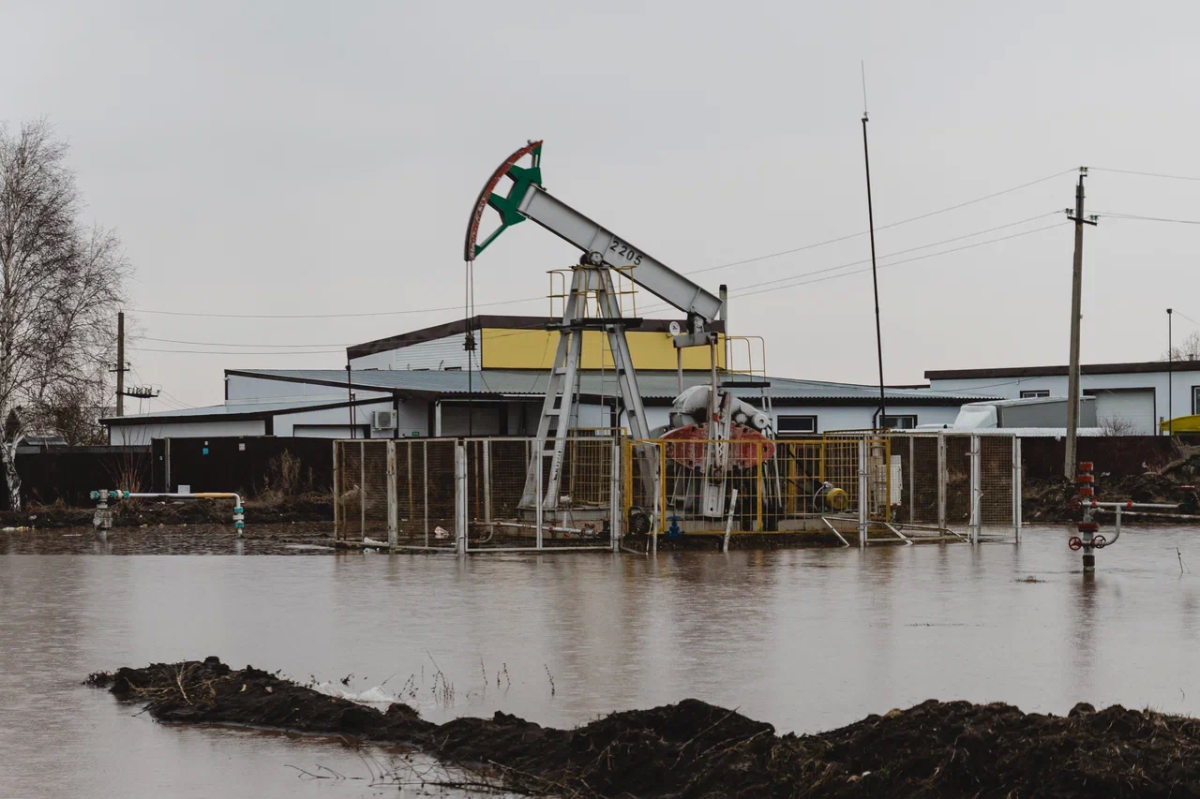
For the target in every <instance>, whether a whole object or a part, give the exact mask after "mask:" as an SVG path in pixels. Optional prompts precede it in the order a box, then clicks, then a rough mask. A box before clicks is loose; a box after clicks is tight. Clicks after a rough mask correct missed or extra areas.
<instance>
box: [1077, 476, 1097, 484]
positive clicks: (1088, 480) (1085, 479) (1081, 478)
mask: <svg viewBox="0 0 1200 799" xmlns="http://www.w3.org/2000/svg"><path fill="white" fill-rule="evenodd" d="M1075 480H1076V482H1080V483H1094V482H1096V476H1095V475H1092V474H1081V475H1079V476H1078V477H1076V478H1075Z"/></svg>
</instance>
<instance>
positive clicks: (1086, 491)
mask: <svg viewBox="0 0 1200 799" xmlns="http://www.w3.org/2000/svg"><path fill="white" fill-rule="evenodd" d="M1079 496H1081V497H1094V496H1096V489H1094V488H1092V487H1091V486H1080V487H1079Z"/></svg>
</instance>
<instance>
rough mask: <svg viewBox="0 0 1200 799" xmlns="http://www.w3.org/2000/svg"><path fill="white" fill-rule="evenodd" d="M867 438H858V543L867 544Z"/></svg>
mask: <svg viewBox="0 0 1200 799" xmlns="http://www.w3.org/2000/svg"><path fill="white" fill-rule="evenodd" d="M867 477H868V473H867V439H866V437H865V436H864V437H863V438H860V439H859V440H858V545H859V546H860V547H865V546H866V545H867V522H868V515H869V514H868V508H867V505H868V504H869V503H868V502H867V493H868V492H869V491H870V483H869V481H868V479H867Z"/></svg>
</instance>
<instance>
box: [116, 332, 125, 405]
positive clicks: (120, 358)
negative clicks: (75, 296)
mask: <svg viewBox="0 0 1200 799" xmlns="http://www.w3.org/2000/svg"><path fill="white" fill-rule="evenodd" d="M116 371H117V416H124V415H125V372H126V371H127V369H126V368H125V312H124V311H118V312H117V370H116Z"/></svg>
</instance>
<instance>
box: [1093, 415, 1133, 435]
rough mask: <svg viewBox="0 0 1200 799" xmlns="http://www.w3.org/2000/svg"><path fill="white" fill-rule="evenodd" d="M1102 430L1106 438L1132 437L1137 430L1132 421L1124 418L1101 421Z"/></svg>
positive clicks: (1117, 417) (1116, 417) (1108, 418)
mask: <svg viewBox="0 0 1200 799" xmlns="http://www.w3.org/2000/svg"><path fill="white" fill-rule="evenodd" d="M1100 429H1101V431H1102V434H1103V435H1106V436H1131V435H1133V433H1134V429H1135V428H1134V424H1133V420H1132V419H1127V418H1125V417H1124V416H1109V417H1106V418H1104V419H1101V420H1100Z"/></svg>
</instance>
